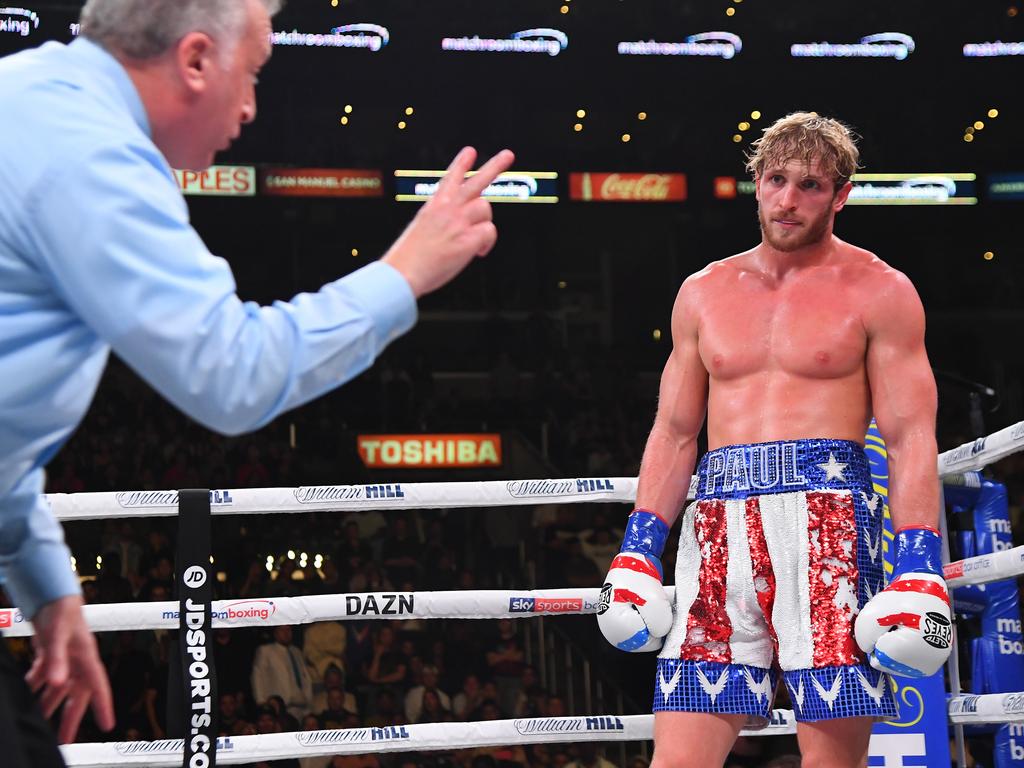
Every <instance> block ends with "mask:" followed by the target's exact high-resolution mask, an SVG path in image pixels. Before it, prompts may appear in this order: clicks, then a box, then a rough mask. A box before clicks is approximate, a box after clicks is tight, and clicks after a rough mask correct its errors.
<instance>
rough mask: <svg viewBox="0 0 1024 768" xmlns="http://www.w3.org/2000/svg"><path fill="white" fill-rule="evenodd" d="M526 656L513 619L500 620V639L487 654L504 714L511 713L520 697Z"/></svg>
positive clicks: (489, 667) (497, 639)
mask: <svg viewBox="0 0 1024 768" xmlns="http://www.w3.org/2000/svg"><path fill="white" fill-rule="evenodd" d="M524 658H525V654H524V653H523V647H522V644H521V643H520V641H519V637H518V635H517V633H516V625H515V622H513V620H512V619H498V637H497V638H496V640H495V641H494V642H493V643H492V644H491V647H490V649H489V650H488V651H487V653H486V659H487V667H488V669H489V670H490V673H491V675H492V676H493V678H494V682H495V684H496V685H497V686H498V697H499V703H500V704H501V710H502V711H503V712H511V711H512V710H513V708H514V707H515V703H516V699H517V698H518V697H519V685H520V682H521V681H520V678H521V676H522V674H523V667H524V666H525V663H524V661H523V660H524Z"/></svg>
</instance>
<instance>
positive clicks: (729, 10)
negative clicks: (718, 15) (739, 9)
mask: <svg viewBox="0 0 1024 768" xmlns="http://www.w3.org/2000/svg"><path fill="white" fill-rule="evenodd" d="M725 15H726V16H735V15H736V9H735V8H732V7H729V8H726V9H725Z"/></svg>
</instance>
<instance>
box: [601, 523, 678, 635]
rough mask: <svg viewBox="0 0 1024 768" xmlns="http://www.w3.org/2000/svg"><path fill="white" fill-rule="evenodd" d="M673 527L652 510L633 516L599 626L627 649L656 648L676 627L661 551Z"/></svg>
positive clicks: (610, 572)
mask: <svg viewBox="0 0 1024 768" xmlns="http://www.w3.org/2000/svg"><path fill="white" fill-rule="evenodd" d="M668 531H669V527H668V525H666V523H665V521H664V520H662V519H661V518H660V517H658V516H657V515H655V514H654V513H652V512H648V511H647V510H643V509H637V510H634V511H633V514H631V515H630V516H629V522H628V524H627V525H626V535H625V537H624V539H623V541H622V548H621V549H620V550H619V554H617V555H616V556H615V559H614V560H612V565H611V568H610V569H609V570H608V575H607V576H606V577H605V580H604V586H603V587H602V588H601V603H600V606H599V607H598V611H597V624H598V626H599V627H600V628H601V633H602V634H603V635H604V636H605V639H607V640H608V642H609V643H611V644H612V645H614V646H615V647H616V648H618V649H620V650H623V651H656V650H658V649H659V648H661V643H662V640H663V639H664V637H665V635H667V634H668V631H669V630H670V629H671V628H672V603H671V602H670V601H669V599H668V597H667V596H666V595H665V588H664V587H663V586H662V582H663V577H664V573H663V570H662V567H661V553H662V552H663V551H664V549H665V539H667V538H668Z"/></svg>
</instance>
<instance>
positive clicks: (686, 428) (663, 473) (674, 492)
mask: <svg viewBox="0 0 1024 768" xmlns="http://www.w3.org/2000/svg"><path fill="white" fill-rule="evenodd" d="M697 321H698V319H697V302H696V297H695V296H694V289H693V287H692V283H691V281H690V280H687V281H686V282H684V283H683V286H682V288H680V289H679V294H678V296H677V297H676V303H675V306H674V307H673V309H672V345H673V346H672V353H671V354H670V355H669V358H668V362H667V363H666V364H665V369H664V371H663V372H662V374H661V386H660V389H659V393H658V411H657V414H656V415H655V418H654V426H653V428H652V429H651V433H650V435H649V436H648V438H647V446H646V447H645V448H644V455H643V460H642V461H641V463H640V479H639V485H638V488H637V498H636V507H637V509H645V510H649V511H651V512H654V513H655V514H657V515H658V516H659V517H660V518H662V519H663V520H664V521H665V522H666V523H667V524H668V525H669V526H670V527H671V525H672V523H674V522H675V519H676V518H677V517H678V516H679V511H680V510H681V509H682V507H683V505H684V503H685V502H686V493H687V491H688V490H689V486H690V476H691V475H692V474H693V467H694V464H695V463H696V460H697V436H698V435H699V434H700V429H701V426H702V425H703V424H704V416H705V413H706V412H707V399H708V373H707V371H706V370H705V368H704V363H703V362H702V361H701V359H700V354H699V353H698V350H697V327H698V326H697Z"/></svg>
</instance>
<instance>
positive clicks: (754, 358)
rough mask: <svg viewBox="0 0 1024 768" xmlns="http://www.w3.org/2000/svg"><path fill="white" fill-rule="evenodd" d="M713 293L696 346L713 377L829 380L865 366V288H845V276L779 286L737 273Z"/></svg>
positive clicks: (701, 315)
mask: <svg viewBox="0 0 1024 768" xmlns="http://www.w3.org/2000/svg"><path fill="white" fill-rule="evenodd" d="M708 288H709V290H708V293H707V295H706V296H705V297H704V301H702V302H701V306H700V307H699V310H698V311H699V325H698V340H699V350H700V356H701V359H702V360H703V362H704V366H705V368H706V369H707V371H708V373H709V374H710V375H711V377H712V379H717V380H719V381H723V382H724V381H729V380H734V379H740V378H746V377H749V376H751V375H756V374H759V373H773V372H777V373H779V374H782V375H790V376H795V377H799V378H814V379H830V378H842V377H846V376H849V375H851V374H854V373H856V372H857V371H858V370H860V369H862V368H863V367H864V359H865V353H866V349H867V336H866V333H865V330H864V325H863V321H862V316H861V311H860V304H861V303H862V298H863V297H862V290H863V288H862V286H850V285H848V284H844V282H843V280H842V275H841V274H840V273H838V272H831V271H830V272H827V273H825V274H808V275H802V276H799V277H795V278H793V279H786V280H783V281H780V282H779V283H773V282H771V281H767V280H764V279H760V278H758V277H756V276H752V275H750V274H749V273H747V274H741V273H738V272H737V273H735V274H726V275H724V276H723V277H722V279H720V280H718V281H716V283H715V284H714V285H711V286H708Z"/></svg>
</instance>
